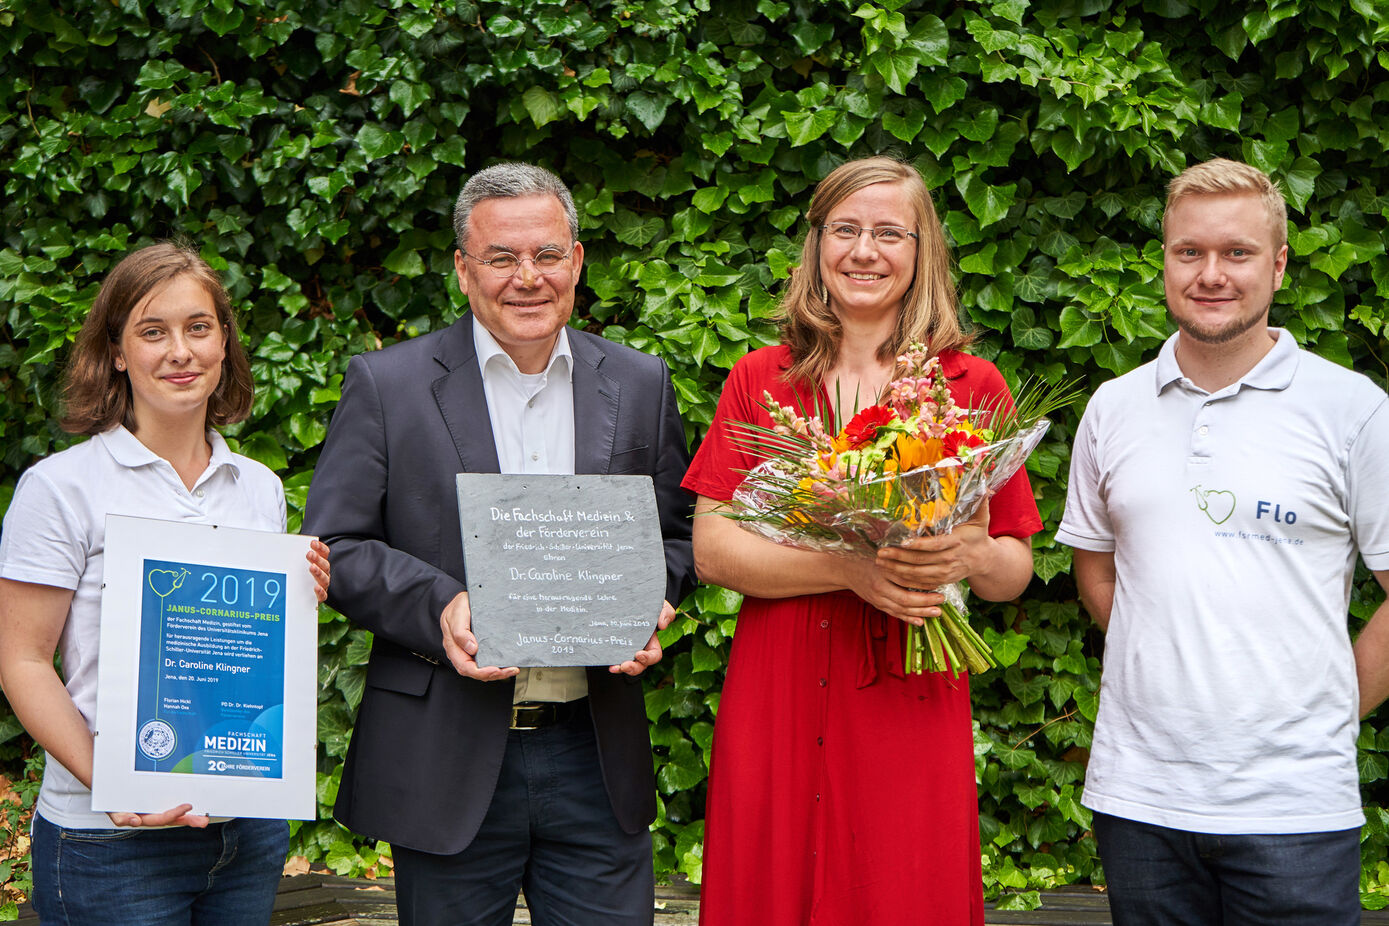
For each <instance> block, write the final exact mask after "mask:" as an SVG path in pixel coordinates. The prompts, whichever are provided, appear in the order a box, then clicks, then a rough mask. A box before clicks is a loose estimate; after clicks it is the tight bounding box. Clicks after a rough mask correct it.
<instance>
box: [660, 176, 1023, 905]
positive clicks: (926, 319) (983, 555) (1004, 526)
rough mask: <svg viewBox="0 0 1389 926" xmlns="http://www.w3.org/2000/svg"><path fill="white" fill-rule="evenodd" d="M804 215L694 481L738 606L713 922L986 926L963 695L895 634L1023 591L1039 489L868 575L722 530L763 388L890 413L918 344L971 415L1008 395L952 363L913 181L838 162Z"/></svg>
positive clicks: (935, 248)
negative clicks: (778, 324) (739, 439)
mask: <svg viewBox="0 0 1389 926" xmlns="http://www.w3.org/2000/svg"><path fill="white" fill-rule="evenodd" d="M807 218H808V219H809V223H810V231H809V233H808V234H807V236H806V241H805V246H804V249H803V251H802V259H801V265H800V269H799V270H798V271H797V272H796V274H795V276H794V277H793V278H792V281H791V284H790V287H789V288H788V291H787V294H786V296H785V298H784V300H783V302H782V316H783V318H782V330H783V343H782V344H781V345H780V346H777V347H768V348H764V349H762V350H758V351H754V352H753V353H751V354H749V355H748V356H746V357H744V358H743V359H742V360H741V361H739V362H738V364H737V365H736V366H734V368H733V371H732V372H731V373H730V374H729V377H728V382H727V383H726V384H725V386H724V390H723V395H722V397H721V398H720V400H719V407H718V413H717V414H716V416H715V419H714V422H713V424H712V425H711V427H710V429H709V434H708V436H707V437H706V438H705V440H704V443H703V445H702V446H701V447H700V449H699V452H698V453H697V454H696V455H695V459H694V463H693V464H692V465H691V467H690V471H689V475H688V476H687V477H686V479H685V487H686V488H688V489H691V490H692V491H694V492H696V493H698V495H699V502H698V506H697V509H696V510H697V511H698V512H699V513H700V514H704V515H707V516H705V517H697V518H696V519H695V527H694V553H695V562H696V566H697V568H698V570H699V576H700V578H701V579H702V580H704V581H706V582H711V583H714V584H717V585H722V586H724V587H726V588H731V589H734V590H735V591H739V592H742V593H743V594H744V596H745V598H744V602H743V610H742V613H741V614H740V616H739V619H738V632H737V636H736V638H735V641H734V644H733V654H732V658H731V660H730V662H729V667H728V676H727V680H726V681H725V683H724V688H723V695H722V698H721V701H720V706H719V714H718V723H717V725H716V727H715V734H714V754H713V767H712V770H711V772H710V775H709V798H708V804H707V808H706V813H705V843H704V889H703V897H702V900H701V905H700V906H701V916H700V921H701V923H703V924H704V926H729V924H747V926H808V924H818V926H857V924H898V923H901V924H907V923H910V924H914V926H921V924H930V923H938V924H942V926H969V924H973V926H982V924H983V922H984V910H983V890H982V882H981V873H980V856H979V811H978V802H977V798H976V794H975V773H974V741H973V734H972V726H971V722H970V700H969V681H968V677H967V676H965V675H961V676H960V677H958V678H955V679H951V678H950V677H949V676H948V675H945V674H929V675H905V674H904V673H903V671H902V656H903V646H902V644H903V631H904V629H905V628H904V627H903V626H902V624H901V623H899V622H905V623H915V624H919V623H922V621H923V618H925V617H928V616H931V615H934V614H936V613H938V607H937V606H938V605H939V604H940V602H941V597H940V595H938V594H936V593H934V592H923V591H916V589H923V588H925V589H931V588H936V587H938V586H941V585H944V584H946V583H949V582H955V581H958V580H960V579H968V580H969V582H970V587H971V589H972V590H973V593H974V594H975V595H977V596H979V597H980V598H985V599H988V600H993V601H1006V600H1009V599H1012V598H1014V597H1016V596H1017V595H1019V594H1020V593H1021V592H1022V590H1023V589H1024V588H1025V587H1026V585H1027V583H1028V581H1029V579H1030V578H1031V576H1032V554H1031V548H1030V541H1029V540H1028V539H1027V538H1029V537H1030V536H1031V535H1032V534H1034V533H1036V532H1037V531H1038V530H1040V529H1041V526H1042V525H1041V520H1040V519H1039V518H1038V516H1037V507H1036V505H1035V503H1034V502H1033V499H1032V491H1031V488H1030V486H1029V485H1028V482H1027V475H1026V473H1025V472H1022V471H1020V472H1019V473H1018V474H1017V475H1016V476H1014V477H1013V478H1012V479H1011V480H1010V481H1009V482H1008V483H1007V484H1005V485H1004V487H1003V488H1002V489H1001V490H1000V491H999V492H998V493H997V494H996V495H995V496H994V497H993V499H992V500H991V501H990V503H989V504H987V505H985V506H983V507H982V508H981V511H980V513H979V514H978V515H976V517H975V518H974V520H972V521H971V522H970V523H969V524H966V525H964V526H962V527H959V528H957V529H956V530H955V531H954V532H952V533H951V534H949V535H946V536H942V537H932V538H918V539H915V540H912V541H909V542H908V543H907V544H905V545H904V546H902V547H897V548H890V549H885V550H883V551H881V552H880V553H879V554H878V555H877V557H876V558H875V559H870V558H867V557H854V556H842V555H834V554H827V553H810V552H806V551H801V550H793V549H790V548H787V547H782V546H778V545H777V544H774V543H771V542H769V541H766V540H763V539H761V538H759V537H757V536H755V535H753V534H751V533H749V532H747V531H745V530H743V529H742V528H741V527H739V526H738V524H737V523H736V522H734V521H732V520H729V519H727V518H722V517H718V516H717V515H710V514H709V513H710V512H715V511H718V510H719V509H720V508H721V507H723V506H724V504H725V503H726V502H728V500H729V499H731V498H732V497H733V490H734V489H735V488H737V486H738V483H739V482H740V481H741V478H742V473H743V472H744V471H746V470H748V469H751V468H752V467H753V466H754V465H756V464H757V463H758V462H760V461H759V459H758V458H757V457H755V456H754V455H752V454H751V453H749V452H748V451H747V450H745V449H743V448H742V447H741V446H740V445H739V444H738V443H736V442H735V441H733V440H732V439H730V434H729V430H728V425H729V423H730V422H757V423H760V424H763V425H766V426H770V424H771V422H770V420H769V418H768V416H767V414H766V412H765V410H764V409H763V408H762V402H763V392H764V390H766V391H770V392H771V394H772V395H773V397H774V398H775V399H776V400H777V402H778V403H780V404H782V405H791V406H792V407H801V408H806V409H812V408H815V407H816V401H817V397H818V399H819V402H820V403H821V405H822V406H828V407H831V408H832V407H834V405H835V404H836V399H837V401H838V404H839V405H840V406H841V407H842V410H843V412H844V413H845V414H846V415H847V414H848V413H849V412H850V410H851V409H853V408H854V407H855V406H857V407H863V406H867V405H869V404H872V403H873V402H876V401H877V400H878V397H879V396H880V395H881V394H882V392H883V389H884V387H885V386H886V385H887V383H888V382H889V381H890V380H891V379H892V378H893V373H894V367H895V361H896V357H897V356H898V355H899V354H901V353H902V352H903V351H904V350H905V349H906V348H907V346H908V345H909V344H910V343H911V342H913V341H919V342H922V343H924V344H926V345H928V346H929V348H930V349H931V351H932V352H933V353H935V354H937V355H938V356H939V357H940V360H941V367H942V369H943V371H944V372H945V375H946V376H947V377H948V378H949V380H950V386H951V393H952V394H953V396H954V398H955V400H956V402H957V403H958V404H960V405H962V406H964V407H966V408H969V407H974V408H982V407H992V406H993V405H994V404H995V402H996V400H997V399H998V397H1000V396H1006V395H1007V386H1006V385H1005V383H1004V381H1003V377H1002V376H1001V375H1000V374H999V372H998V370H997V369H996V368H995V367H994V366H993V364H991V363H988V362H987V361H984V360H980V359H978V358H976V357H971V356H969V355H967V354H963V353H961V352H960V351H959V348H960V347H962V346H964V344H965V343H966V342H967V338H966V336H965V335H964V333H963V332H962V331H961V328H960V323H959V320H958V313H957V306H956V300H955V289H954V283H953V281H952V279H951V276H950V255H949V253H948V251H947V248H946V244H945V238H944V234H943V232H942V230H941V225H940V221H939V220H938V219H937V218H936V213H935V209H934V208H933V206H932V205H931V198H930V194H929V193H928V191H927V190H926V185H925V183H923V182H922V179H921V176H920V175H919V174H918V173H917V171H916V170H915V169H914V168H913V167H911V166H910V165H907V164H903V163H901V162H899V161H896V160H893V159H891V158H868V159H865V160H860V161H851V162H849V163H847V164H844V165H842V166H840V167H839V168H837V169H836V170H834V171H833V172H832V173H831V174H830V175H829V176H828V177H826V178H825V179H824V180H823V181H821V182H820V184H819V185H818V186H817V187H816V189H815V194H814V197H813V199H812V201H811V206H810V212H809V215H808V216H807ZM829 424H831V423H829V422H827V425H829Z"/></svg>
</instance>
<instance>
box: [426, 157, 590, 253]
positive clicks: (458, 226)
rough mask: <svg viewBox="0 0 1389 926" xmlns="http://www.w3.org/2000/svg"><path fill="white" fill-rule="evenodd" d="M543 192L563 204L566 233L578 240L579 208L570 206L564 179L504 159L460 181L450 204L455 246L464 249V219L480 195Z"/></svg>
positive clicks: (502, 196)
mask: <svg viewBox="0 0 1389 926" xmlns="http://www.w3.org/2000/svg"><path fill="white" fill-rule="evenodd" d="M545 193H548V194H550V195H551V196H553V197H555V198H556V199H558V200H559V204H560V205H561V206H563V207H564V215H565V218H567V219H568V220H569V236H570V237H571V238H572V239H573V240H575V241H578V240H579V212H578V210H577V209H575V208H574V197H573V196H571V195H570V193H569V188H568V187H566V186H565V185H564V181H563V180H561V179H559V178H558V177H556V176H555V175H554V174H552V173H550V172H549V171H548V170H546V169H545V168H543V167H537V166H536V165H534V164H520V163H516V162H508V163H505V164H494V165H492V166H491V167H487V168H484V169H482V170H480V171H478V172H477V173H475V174H473V175H472V177H470V178H469V179H468V182H467V183H465V184H463V192H461V193H459V194H458V201H457V202H456V203H454V205H453V234H454V237H455V238H457V239H458V247H459V250H467V244H468V219H469V217H471V216H472V214H473V209H474V207H476V206H477V204H478V203H480V202H482V201H483V200H484V199H509V198H511V197H515V196H533V195H535V194H545Z"/></svg>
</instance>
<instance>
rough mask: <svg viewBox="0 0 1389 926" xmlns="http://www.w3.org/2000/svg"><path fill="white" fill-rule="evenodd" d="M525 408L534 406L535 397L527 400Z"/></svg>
mask: <svg viewBox="0 0 1389 926" xmlns="http://www.w3.org/2000/svg"><path fill="white" fill-rule="evenodd" d="M526 408H535V399H531V400H530V401H529V402H527V403H526Z"/></svg>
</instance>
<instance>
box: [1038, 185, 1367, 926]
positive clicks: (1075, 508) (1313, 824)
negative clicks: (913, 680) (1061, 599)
mask: <svg viewBox="0 0 1389 926" xmlns="http://www.w3.org/2000/svg"><path fill="white" fill-rule="evenodd" d="M1163 239H1164V241H1163V283H1164V286H1165V289H1166V294H1167V305H1168V310H1169V311H1170V312H1171V313H1172V317H1173V320H1174V321H1175V322H1176V324H1177V328H1178V331H1177V333H1176V334H1175V335H1173V336H1172V337H1171V338H1170V339H1169V340H1168V341H1167V343H1166V344H1164V345H1163V348H1162V351H1161V353H1160V354H1159V355H1158V358H1157V359H1156V360H1155V361H1153V362H1151V363H1148V364H1146V365H1144V366H1142V367H1139V368H1138V369H1137V370H1134V371H1133V372H1131V373H1128V374H1126V375H1124V376H1121V377H1119V378H1118V379H1115V380H1113V381H1111V382H1108V383H1105V384H1104V385H1103V386H1101V387H1100V388H1099V389H1098V390H1097V391H1096V393H1095V395H1094V398H1093V399H1092V400H1091V402H1090V405H1089V407H1088V408H1087V409H1086V412H1085V416H1084V418H1083V420H1082V421H1081V425H1080V429H1079V432H1078V433H1077V435H1076V443H1075V448H1074V450H1073V452H1072V459H1071V476H1070V486H1069V494H1068V496H1067V499H1066V513H1065V517H1064V518H1063V520H1062V524H1061V529H1060V531H1059V532H1058V534H1057V539H1059V540H1061V541H1062V542H1063V543H1066V544H1069V545H1070V546H1072V547H1074V548H1075V570H1074V571H1075V576H1076V582H1077V584H1078V586H1079V588H1080V595H1081V599H1082V600H1083V601H1084V603H1085V606H1086V607H1087V608H1088V609H1089V611H1090V613H1091V614H1092V615H1093V616H1094V618H1095V620H1096V622H1098V623H1099V625H1100V626H1101V627H1102V628H1103V629H1104V630H1105V631H1106V636H1105V653H1104V677H1103V681H1102V685H1101V696H1100V709H1099V716H1098V719H1097V720H1096V723H1095V738H1094V745H1093V749H1092V754H1091V758H1090V765H1089V769H1088V772H1087V780H1086V787H1085V798H1084V803H1085V805H1086V806H1087V807H1089V808H1091V809H1092V810H1094V811H1095V822H1094V831H1095V836H1096V839H1097V841H1098V843H1099V848H1100V857H1101V860H1102V861H1103V863H1104V868H1105V874H1106V878H1107V880H1108V883H1109V895H1110V907H1111V910H1112V912H1113V915H1114V922H1115V923H1116V924H1118V926H1124V924H1173V926H1201V924H1227V923H1228V924H1234V923H1241V924H1245V923H1298V924H1309V926H1310V924H1316V926H1335V924H1347V926H1350V924H1358V923H1359V922H1360V902H1359V874H1360V853H1359V827H1360V825H1361V823H1363V822H1364V818H1363V816H1362V814H1361V810H1360V793H1359V787H1358V777H1357V773H1356V763H1355V738H1356V734H1357V732H1358V728H1359V718H1360V716H1361V715H1363V714H1364V713H1367V712H1368V711H1369V710H1371V709H1373V708H1374V707H1375V706H1376V705H1378V704H1379V703H1380V701H1382V700H1383V699H1384V698H1385V696H1386V694H1389V659H1386V654H1389V618H1386V617H1385V614H1386V612H1389V607H1385V606H1381V607H1380V608H1379V609H1378V610H1377V611H1376V612H1375V614H1374V616H1373V618H1372V619H1371V621H1370V623H1369V625H1368V626H1367V627H1366V628H1365V630H1364V631H1363V633H1362V634H1361V635H1360V637H1359V639H1358V640H1357V641H1356V642H1355V644H1354V646H1352V644H1351V641H1350V638H1349V633H1348V631H1347V609H1348V606H1349V598H1350V583H1351V575H1352V571H1353V569H1354V567H1355V557H1356V554H1357V552H1358V553H1359V555H1360V556H1361V557H1362V558H1363V559H1364V561H1365V563H1366V565H1368V566H1369V568H1370V569H1371V570H1373V571H1374V574H1375V578H1376V579H1378V580H1379V583H1380V585H1381V586H1385V587H1386V588H1389V478H1386V473H1385V465H1386V461H1389V407H1386V405H1387V404H1389V403H1387V401H1386V397H1385V394H1384V392H1383V391H1382V390H1381V389H1380V388H1379V387H1377V386H1376V385H1375V384H1374V383H1372V382H1371V381H1370V380H1369V379H1367V378H1366V377H1364V376H1361V375H1359V374H1356V373H1352V372H1351V371H1349V370H1346V369H1343V368H1341V367H1339V366H1336V365H1335V364H1333V363H1330V362H1328V361H1326V360H1323V359H1321V358H1319V357H1316V356H1314V355H1312V354H1309V353H1307V352H1305V351H1302V350H1300V349H1298V347H1297V346H1296V344H1295V343H1294V342H1293V339H1292V336H1291V335H1290V334H1289V333H1288V332H1287V331H1284V330H1281V329H1271V328H1269V327H1268V313H1269V306H1270V304H1271V302H1272V300H1273V293H1274V292H1275V291H1276V290H1277V289H1278V287H1279V285H1280V284H1281V283H1282V281H1283V271H1284V268H1285V266H1286V264H1287V258H1288V248H1287V209H1286V206H1285V205H1284V202H1283V198H1282V196H1281V195H1280V194H1279V192H1278V190H1277V189H1276V188H1275V187H1274V186H1273V184H1272V182H1271V181H1270V180H1269V178H1268V177H1267V176H1265V175H1264V174H1263V173H1262V172H1261V171H1259V170H1257V169H1255V168H1253V167H1250V166H1249V165H1247V164H1240V163H1237V162H1233V161H1226V160H1214V161H1209V162H1207V163H1204V164H1200V165H1197V166H1195V167H1192V168H1189V169H1187V170H1186V171H1184V172H1183V173H1182V174H1180V175H1179V176H1178V177H1177V178H1176V179H1175V180H1173V181H1172V184H1171V186H1170V187H1169V189H1168V198H1167V209H1166V212H1165V214H1164V216H1163Z"/></svg>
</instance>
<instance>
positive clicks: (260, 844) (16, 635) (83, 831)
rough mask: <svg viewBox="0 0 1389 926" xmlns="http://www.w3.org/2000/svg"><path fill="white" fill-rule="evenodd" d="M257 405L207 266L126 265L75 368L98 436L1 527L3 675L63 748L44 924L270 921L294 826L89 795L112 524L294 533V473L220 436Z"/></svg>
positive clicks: (52, 785) (48, 475)
mask: <svg viewBox="0 0 1389 926" xmlns="http://www.w3.org/2000/svg"><path fill="white" fill-rule="evenodd" d="M251 398H252V384H251V369H250V364H249V363H248V362H247V359H246V354H245V352H244V351H243V350H242V347H241V344H240V342H239V341H238V340H237V336H236V324H235V321H234V320H233V318H232V314H231V305H230V301H229V299H228V297H227V293H226V290H225V289H223V287H222V283H221V281H220V280H219V279H218V278H217V275H216V273H215V272H213V270H212V268H211V267H209V266H208V265H207V263H206V262H205V261H203V260H202V259H201V258H200V257H199V256H198V255H197V254H196V253H195V252H193V251H191V250H187V249H184V248H180V247H177V246H175V245H172V244H157V245H153V246H151V247H146V248H142V249H140V250H138V251H135V252H134V253H132V254H130V255H128V256H127V257H126V258H125V259H124V260H122V261H121V262H120V263H119V264H117V265H116V267H115V269H113V270H112V271H111V272H110V274H109V275H108V276H107V277H106V280H105V281H104V282H103V284H102V286H101V290H100V292H98V293H97V297H96V300H95V302H94V303H93V304H92V309H91V312H90V313H89V314H88V316H87V319H86V321H85V322H84V323H83V326H82V330H81V332H80V333H79V334H78V336H77V341H76V343H75V345H74V346H73V350H72V354H71V356H70V358H69V360H68V367H67V372H66V383H65V391H64V399H65V417H64V419H63V422H62V424H63V427H64V429H65V430H67V431H69V432H72V433H77V434H88V435H91V439H90V440H88V441H85V442H83V443H80V444H78V445H76V446H74V447H71V448H69V449H67V450H64V451H63V452H61V453H56V454H54V455H53V456H51V457H48V458H46V459H44V460H41V461H39V462H38V463H36V464H34V465H33V466H32V467H30V468H29V469H28V470H27V471H26V472H25V473H24V475H23V476H22V477H21V478H20V480H19V484H18V486H17V487H16V489H15V494H14V498H13V500H12V501H11V503H10V507H9V510H8V511H7V512H6V515H5V521H4V531H3V534H0V683H2V684H3V687H4V691H5V695H6V697H7V698H8V699H9V702H10V704H11V706H12V707H13V708H14V711H15V714H16V715H17V716H18V717H19V719H20V721H21V722H22V723H23V724H24V727H25V729H26V730H28V731H29V733H30V735H32V736H33V737H34V739H35V740H36V741H37V742H38V743H39V745H41V746H42V747H43V748H44V750H45V751H46V752H47V753H48V764H47V767H46V768H45V770H44V778H43V787H42V789H41V791H40V794H39V801H38V806H37V808H36V813H35V815H34V828H33V842H32V847H31V849H32V861H33V873H34V896H33V903H34V906H35V908H36V909H37V911H38V913H39V917H40V919H41V921H42V922H43V923H44V924H45V926H49V924H70V926H80V924H97V923H100V924H109V923H112V922H120V923H122V924H124V926H140V924H160V926H166V924H196V923H208V924H212V923H216V924H218V926H240V924H246V926H251V924H256V926H263V924H265V923H266V922H268V920H269V918H270V913H271V909H272V907H273V905H274V900H275V889H276V886H277V884H278V881H279V875H280V872H281V869H282V866H283V863H284V857H285V851H286V849H287V847H288V840H289V829H288V825H287V824H286V823H285V822H284V821H282V820H258V819H234V820H227V821H220V822H210V821H209V820H208V818H207V817H204V816H197V815H193V814H191V813H190V811H191V810H192V805H190V804H180V805H179V806H177V807H171V808H169V809H168V810H165V811H162V812H158V813H111V814H104V813H97V812H93V811H92V810H91V792H90V790H89V788H90V785H91V774H92V752H93V743H92V740H93V737H92V727H93V724H94V722H95V717H96V679H97V643H98V638H99V629H98V628H99V624H100V620H101V581H102V569H103V563H104V558H105V557H104V554H105V525H106V515H108V514H127V515H138V516H141V517H147V518H162V519H165V520H176V521H190V522H195V523H215V524H221V525H226V526H229V527H243V528H250V529H255V530H265V531H282V530H284V528H285V497H284V489H283V487H282V486H281V484H280V480H279V479H278V478H277V477H276V476H275V474H274V473H272V472H271V471H270V470H269V469H267V468H266V467H265V466H263V465H261V464H260V463H257V462H256V461H254V460H251V459H249V458H247V457H243V456H241V455H239V454H235V453H232V452H231V451H230V449H228V447H227V444H226V442H225V441H224V440H223V439H222V437H221V435H219V434H218V433H217V432H216V431H215V430H213V428H214V426H217V425H226V424H231V423H233V422H237V421H240V420H242V419H244V418H245V417H246V416H247V415H248V414H249V412H250V409H251ZM327 556H328V549H327V547H326V546H324V545H323V544H321V543H318V542H317V541H315V543H314V544H313V551H312V552H311V553H309V555H308V559H309V565H308V566H307V567H306V568H308V569H310V570H311V572H312V574H313V577H314V581H315V584H316V585H317V591H318V598H319V600H320V601H322V600H323V598H324V596H325V594H326V591H327V586H328V559H327ZM55 650H56V651H57V652H58V653H60V654H61V656H62V666H63V678H59V676H58V673H57V672H56V671H55V670H54V667H53V654H54V652H55Z"/></svg>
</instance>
